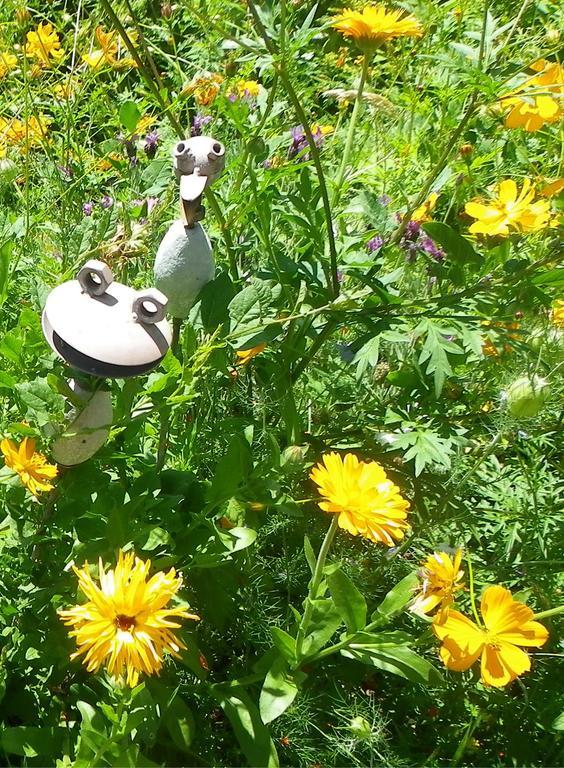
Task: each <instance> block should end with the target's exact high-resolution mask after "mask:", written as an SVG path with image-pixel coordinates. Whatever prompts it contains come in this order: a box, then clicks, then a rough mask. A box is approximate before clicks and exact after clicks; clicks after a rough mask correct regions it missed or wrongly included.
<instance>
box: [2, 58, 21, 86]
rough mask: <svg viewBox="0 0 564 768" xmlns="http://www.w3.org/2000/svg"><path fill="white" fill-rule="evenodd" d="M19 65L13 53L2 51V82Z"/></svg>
mask: <svg viewBox="0 0 564 768" xmlns="http://www.w3.org/2000/svg"><path fill="white" fill-rule="evenodd" d="M17 65H18V59H17V57H16V56H14V54H13V53H9V52H8V51H0V80H1V79H2V78H3V77H6V75H7V74H8V72H11V71H12V70H13V69H15V68H16V67H17Z"/></svg>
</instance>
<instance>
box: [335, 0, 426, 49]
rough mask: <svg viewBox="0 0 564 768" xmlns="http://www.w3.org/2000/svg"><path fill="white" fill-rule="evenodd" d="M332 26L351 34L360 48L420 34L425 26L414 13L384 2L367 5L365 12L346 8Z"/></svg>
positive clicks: (346, 35) (348, 34)
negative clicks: (389, 6)
mask: <svg viewBox="0 0 564 768" xmlns="http://www.w3.org/2000/svg"><path fill="white" fill-rule="evenodd" d="M331 21H332V23H331V26H332V27H333V28H334V29H337V30H338V31H339V32H342V34H343V35H344V36H345V37H352V38H353V39H354V40H355V41H356V43H357V45H358V46H359V48H375V47H377V46H379V45H381V44H382V43H387V42H388V41H389V40H393V39H394V38H396V37H420V36H421V35H422V34H423V29H422V27H421V25H420V24H419V22H418V21H417V19H416V18H415V16H411V15H410V14H407V15H406V14H405V13H404V11H403V10H388V9H387V8H386V7H385V6H383V5H367V6H365V7H364V8H363V9H362V11H354V10H352V9H351V8H346V9H345V10H344V11H343V12H342V13H340V14H338V15H337V16H334V17H333V18H332V20H331Z"/></svg>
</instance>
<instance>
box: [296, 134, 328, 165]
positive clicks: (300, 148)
mask: <svg viewBox="0 0 564 768" xmlns="http://www.w3.org/2000/svg"><path fill="white" fill-rule="evenodd" d="M290 134H291V136H292V144H291V145H290V149H289V150H288V157H289V158H290V159H291V158H293V157H296V155H300V157H299V160H300V161H302V160H309V152H305V153H304V150H305V149H307V147H308V146H309V143H308V140H307V137H306V135H305V131H304V127H303V125H296V126H294V127H293V128H292V129H291V130H290ZM312 136H313V140H314V141H315V146H316V147H317V148H318V149H321V147H322V146H323V144H324V143H325V134H324V133H323V131H322V130H321V128H319V127H318V128H317V130H316V131H314V132H313V133H312Z"/></svg>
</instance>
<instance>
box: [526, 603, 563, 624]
mask: <svg viewBox="0 0 564 768" xmlns="http://www.w3.org/2000/svg"><path fill="white" fill-rule="evenodd" d="M560 613H564V605H559V606H558V608H549V610H548V611H541V612H540V613H535V615H534V616H533V619H534V620H535V621H538V620H539V619H548V617H549V616H558V615H559V614H560Z"/></svg>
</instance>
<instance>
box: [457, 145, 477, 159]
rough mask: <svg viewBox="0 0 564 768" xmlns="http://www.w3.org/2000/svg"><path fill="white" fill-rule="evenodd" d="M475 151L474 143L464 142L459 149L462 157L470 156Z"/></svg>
mask: <svg viewBox="0 0 564 768" xmlns="http://www.w3.org/2000/svg"><path fill="white" fill-rule="evenodd" d="M473 151H474V146H473V145H472V144H463V145H462V146H461V147H460V150H459V152H460V155H461V157H468V156H469V155H471V154H472V152H473Z"/></svg>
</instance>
